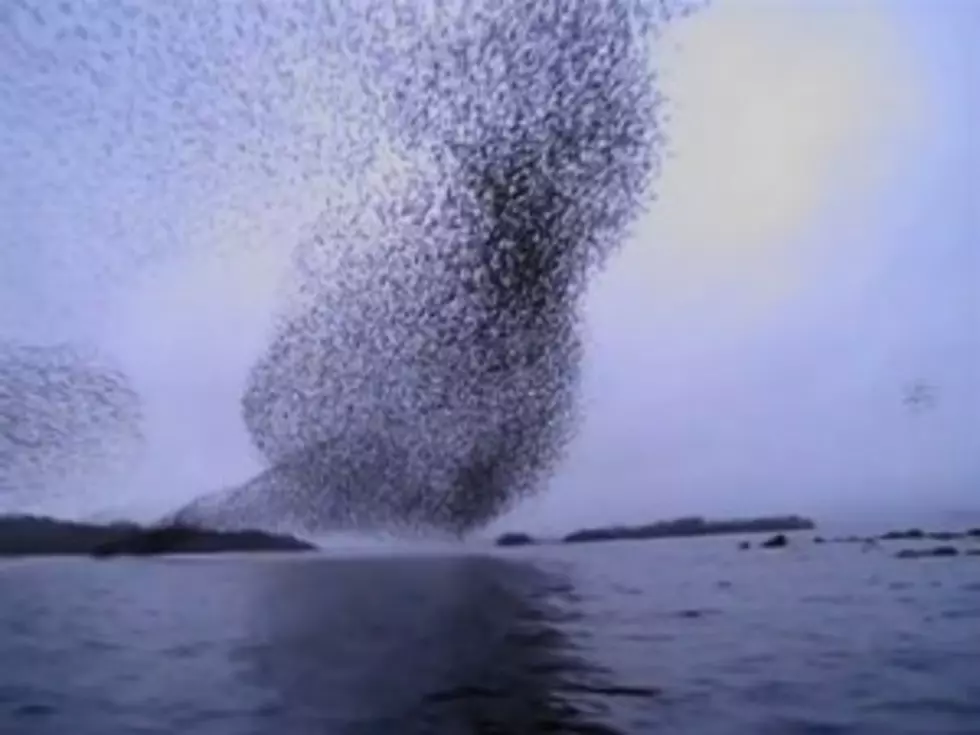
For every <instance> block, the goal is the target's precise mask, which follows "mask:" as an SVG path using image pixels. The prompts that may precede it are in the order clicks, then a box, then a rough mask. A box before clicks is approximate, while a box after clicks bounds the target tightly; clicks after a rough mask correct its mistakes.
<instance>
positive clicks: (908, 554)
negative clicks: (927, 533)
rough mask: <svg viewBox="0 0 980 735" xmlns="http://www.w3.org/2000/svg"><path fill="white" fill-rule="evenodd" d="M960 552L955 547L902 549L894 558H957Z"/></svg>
mask: <svg viewBox="0 0 980 735" xmlns="http://www.w3.org/2000/svg"><path fill="white" fill-rule="evenodd" d="M959 553H960V550H959V549H957V548H956V547H955V546H935V547H933V548H931V549H902V550H901V551H899V552H898V553H897V554H895V556H896V557H898V558H899V559H924V558H926V557H933V556H958V555H959Z"/></svg>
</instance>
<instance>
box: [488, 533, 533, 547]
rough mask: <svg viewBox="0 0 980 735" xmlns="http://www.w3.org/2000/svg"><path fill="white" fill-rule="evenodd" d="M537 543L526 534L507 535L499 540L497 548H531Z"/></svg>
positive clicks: (503, 535)
mask: <svg viewBox="0 0 980 735" xmlns="http://www.w3.org/2000/svg"><path fill="white" fill-rule="evenodd" d="M536 543H537V541H535V540H534V538H532V537H531V536H529V535H528V534H526V533H505V534H502V535H501V536H499V537H498V538H497V541H496V544H497V546H530V545H533V544H536Z"/></svg>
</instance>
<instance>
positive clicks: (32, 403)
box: [0, 343, 143, 505]
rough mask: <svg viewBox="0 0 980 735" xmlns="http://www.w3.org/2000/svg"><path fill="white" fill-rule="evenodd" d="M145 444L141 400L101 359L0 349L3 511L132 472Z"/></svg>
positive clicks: (76, 352)
mask: <svg viewBox="0 0 980 735" xmlns="http://www.w3.org/2000/svg"><path fill="white" fill-rule="evenodd" d="M142 440H143V433H142V413H141V406H140V400H139V396H138V395H137V394H136V392H135V391H134V390H133V389H132V387H131V386H130V384H129V381H128V380H127V378H126V376H125V375H123V374H122V373H121V372H120V371H118V370H117V369H115V368H114V367H113V366H112V365H111V364H109V363H107V362H106V360H105V359H104V358H102V357H101V356H99V355H97V354H95V353H94V352H92V351H91V350H84V349H81V348H79V347H75V346H71V345H58V346H48V347H39V346H26V345H21V344H14V343H4V344H0V505H7V504H13V503H14V502H15V501H16V502H17V503H19V504H28V505H30V504H33V503H37V502H42V501H44V500H46V499H48V498H49V497H50V496H51V495H52V494H54V493H57V492H58V491H59V490H60V489H63V488H66V487H67V486H69V485H72V486H74V485H77V484H78V483H79V482H80V481H82V482H84V481H85V480H90V481H98V480H99V479H104V477H105V476H106V475H107V474H108V473H110V472H117V471H124V470H126V469H127V468H131V467H132V466H133V464H134V462H135V461H136V460H137V458H138V455H139V452H140V449H141V447H142ZM76 489H77V488H76Z"/></svg>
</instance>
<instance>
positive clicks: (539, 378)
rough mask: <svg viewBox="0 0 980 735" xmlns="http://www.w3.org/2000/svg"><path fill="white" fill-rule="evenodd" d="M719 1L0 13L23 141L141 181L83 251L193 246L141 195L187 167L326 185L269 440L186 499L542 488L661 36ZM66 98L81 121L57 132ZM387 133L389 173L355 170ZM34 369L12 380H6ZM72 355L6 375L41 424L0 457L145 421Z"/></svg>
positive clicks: (261, 385) (311, 527) (253, 406)
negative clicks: (52, 381)
mask: <svg viewBox="0 0 980 735" xmlns="http://www.w3.org/2000/svg"><path fill="white" fill-rule="evenodd" d="M701 4H703V2H702V0H506V1H505V2H499V3H498V2H491V1H490V0H487V1H485V2H483V1H481V2H469V1H467V0H444V1H443V2H436V3H429V2H415V1H414V0H394V1H388V0H385V1H384V2H364V3H362V2H360V1H359V0H358V1H357V2H355V1H354V0H350V2H309V1H307V0H292V1H291V2H282V3H263V2H260V1H258V0H243V1H242V2H236V3H228V4H224V5H222V6H221V8H220V9H216V10H215V12H213V13H202V12H200V9H195V8H193V7H191V6H188V5H186V4H184V3H160V4H159V5H154V6H153V7H152V8H150V7H148V6H147V7H142V8H141V7H139V6H138V5H134V4H131V3H128V2H125V1H124V0H119V1H118V2H112V3H105V4H91V5H85V6H84V7H81V6H79V7H75V6H74V5H72V4H68V3H62V4H61V5H60V6H59V8H60V10H59V11H57V12H54V11H52V10H51V9H50V8H47V9H46V8H43V7H40V6H37V7H34V6H32V5H31V4H30V3H25V2H20V3H17V4H16V7H14V8H12V9H11V12H10V13H8V14H7V15H6V16H4V17H5V20H3V23H4V24H6V25H4V28H6V31H8V32H11V33H13V37H15V38H19V39H20V41H19V43H17V44H11V45H10V46H9V47H7V50H6V51H3V50H0V58H7V60H8V61H10V62H11V64H12V66H11V68H22V70H23V71H24V72H25V73H23V74H9V75H6V76H3V77H2V81H3V84H2V85H0V98H2V99H7V101H11V100H13V101H18V100H19V104H17V105H12V106H11V107H10V108H9V109H10V110H11V111H13V112H11V113H10V114H8V115H7V118H5V121H6V122H5V125H6V126H7V128H8V129H9V130H13V131H15V132H16V133H17V135H16V137H15V138H11V140H13V141H14V143H13V147H11V146H5V147H4V151H6V152H8V153H10V156H11V159H10V160H11V161H12V162H13V163H16V164H17V166H22V167H23V170H25V171H26V170H37V165H36V163H35V162H34V161H33V159H32V157H31V156H32V154H31V153H30V152H31V151H32V150H33V151H35V152H37V151H40V152H43V150H44V149H45V146H46V145H47V144H45V143H42V142H41V137H43V136H45V135H47V136H48V138H50V140H52V141H55V144H56V147H58V146H60V148H59V149H58V150H59V154H58V155H59V156H60V157H61V158H65V159H66V160H76V159H77V160H80V161H89V160H91V161H96V162H98V167H99V168H100V170H104V172H105V173H106V177H105V178H106V180H107V181H117V180H118V181H129V182H135V183H138V184H139V186H137V187H136V188H135V189H134V190H133V191H132V192H128V193H127V196H126V197H121V196H120V197H115V196H111V197H110V193H103V194H102V195H100V196H101V197H102V199H107V198H110V199H112V200H113V201H115V200H116V199H118V201H119V202H121V203H122V204H120V207H122V209H121V210H120V211H110V210H107V211H108V212H109V213H110V214H111V215H112V216H108V215H107V216H106V217H105V218H104V219H105V221H106V222H111V223H114V224H113V225H112V226H113V227H115V228H116V230H118V232H117V231H116V230H111V231H110V230H105V231H104V232H103V231H102V230H100V229H98V227H101V226H102V220H101V219H93V222H94V224H92V227H94V228H95V229H93V231H92V233H90V234H91V237H90V238H89V240H92V241H93V242H115V241H117V240H120V241H121V240H122V239H123V238H125V239H126V246H125V248H127V249H128V250H131V251H132V252H131V253H129V254H128V255H127V256H126V257H125V258H123V257H119V258H117V257H116V256H115V255H111V254H106V253H101V254H100V256H99V258H92V260H93V262H98V263H103V261H104V263H105V264H108V265H104V267H105V268H106V269H109V270H113V272H114V273H125V272H127V271H126V269H127V268H131V267H132V263H137V264H141V263H144V262H147V261H152V260H153V259H155V258H158V257H160V254H161V253H163V252H164V251H167V250H168V249H175V248H176V249H179V248H181V247H186V245H181V244H180V242H179V241H180V238H179V237H178V232H177V230H176V228H171V223H169V222H155V224H154V228H155V231H154V232H150V231H149V229H151V228H148V226H147V223H139V222H132V221H130V220H133V218H134V217H136V216H137V214H138V213H140V212H145V210H146V209H147V207H128V208H127V204H130V203H133V202H137V203H138V202H142V201H144V199H145V200H146V201H153V202H157V201H159V202H160V203H161V206H164V205H166V206H171V204H172V202H170V200H169V199H166V198H163V197H164V195H166V196H167V197H172V196H175V194H173V193H174V192H179V191H190V192H192V193H193V192H197V194H195V196H198V195H199V198H200V199H201V200H202V201H216V202H217V201H221V196H222V194H221V187H222V185H223V182H227V181H231V180H234V179H236V178H240V177H244V178H249V180H251V179H255V181H257V182H258V185H257V190H256V191H257V193H255V194H253V195H250V196H252V197H253V199H254V201H255V202H261V203H262V206H264V207H266V208H272V209H275V208H276V207H280V208H282V207H285V206H286V205H285V203H283V202H279V201H278V200H276V198H275V196H274V192H276V191H279V190H282V191H295V184H296V182H297V181H303V182H305V186H306V188H307V189H309V190H312V189H316V190H317V191H321V190H322V192H323V195H324V197H325V201H324V204H323V211H322V215H321V216H320V218H319V220H318V222H317V224H316V226H315V227H313V228H312V231H311V232H309V235H308V237H306V238H305V239H303V240H302V241H300V242H296V241H295V240H289V239H288V238H287V239H286V241H284V242H282V243H281V247H282V248H284V249H288V250H289V251H290V252H291V263H292V271H291V276H290V279H289V280H288V285H287V289H286V291H285V292H284V294H283V296H284V298H283V299H282V303H281V304H280V310H279V313H278V314H277V322H276V326H275V330H274V333H273V334H272V335H271V337H270V340H269V344H268V346H267V348H266V349H265V351H264V353H263V354H262V355H261V356H260V357H259V359H258V361H257V362H256V364H255V365H253V366H252V368H251V370H250V373H249V380H248V386H247V389H246V391H245V393H244V395H243V397H242V401H241V408H242V416H243V419H244V422H245V424H246V427H247V429H248V432H249V434H250V436H251V438H252V441H253V443H254V445H255V447H256V448H257V449H258V450H259V451H260V452H261V454H262V456H263V457H264V459H265V461H266V463H267V466H268V469H267V470H266V471H265V472H263V473H262V474H260V475H259V476H258V477H256V478H255V479H253V480H252V481H251V482H248V483H246V484H245V485H243V486H240V487H236V488H232V489H229V490H224V491H220V492H217V493H212V494H209V495H206V496H204V497H202V498H201V499H199V500H198V501H196V502H194V503H192V504H191V505H189V506H187V507H186V508H183V509H181V510H180V511H178V513H177V516H178V517H180V518H181V519H183V520H187V521H194V522H201V523H207V524H211V525H259V526H273V525H288V526H292V527H295V528H302V529H305V530H308V531H322V530H328V529H333V528H344V527H359V528H363V527H388V528H391V527H399V528H402V529H441V530H445V531H450V532H455V533H463V532H466V531H468V530H471V529H473V528H476V527H478V526H480V525H482V524H484V523H486V522H487V521H489V520H491V519H493V518H494V517H496V516H498V515H499V514H501V513H502V512H504V511H505V510H506V509H507V508H509V507H511V506H512V505H513V504H514V503H516V502H518V501H519V500H520V499H521V498H523V497H526V496H527V495H529V494H530V493H533V492H535V491H536V490H539V489H541V488H542V487H543V484H544V481H545V480H546V478H547V477H548V474H549V472H550V471H551V470H552V469H553V468H554V467H555V465H556V463H557V462H558V461H559V460H560V459H561V457H562V454H563V452H564V451H565V449H566V447H567V445H568V440H569V439H570V437H571V436H572V434H573V432H574V429H575V424H576V420H577V417H578V407H577V404H576V400H575V397H576V385H577V382H578V378H579V370H580V363H581V357H582V350H583V345H582V341H581V336H580V330H579V321H580V306H581V299H582V296H583V294H584V292H585V289H586V287H587V285H588V282H589V279H590V277H591V276H592V275H593V274H594V273H595V272H596V271H597V270H598V269H600V268H601V267H602V265H603V264H604V263H605V262H606V260H607V259H608V257H609V256H610V254H611V253H612V252H613V251H614V250H615V249H616V247H617V246H618V245H619V244H621V243H622V241H623V239H624V237H625V236H626V233H627V230H628V228H629V225H630V223H631V222H632V221H633V220H634V219H635V217H636V215H637V214H638V212H639V210H640V209H641V208H642V206H643V203H644V202H645V201H647V200H648V199H649V191H648V188H649V184H650V182H651V180H652V178H653V177H654V176H655V174H656V172H657V168H658V165H659V152H660V150H661V148H662V144H663V134H662V129H661V126H660V117H661V116H660V106H661V103H662V100H661V98H660V96H659V93H658V91H657V85H656V79H655V76H654V74H653V72H652V69H651V60H650V51H651V44H652V43H653V42H654V41H655V38H656V36H657V34H658V33H659V32H660V30H661V28H662V27H663V26H664V24H665V23H667V22H669V21H671V20H672V19H674V18H675V17H676V16H679V15H683V14H686V13H687V12H689V11H691V10H694V9H695V8H696V7H697V6H699V5H701ZM52 14H53V15H52ZM205 16H207V17H205ZM53 17H54V21H52V18H53ZM0 30H3V29H0ZM8 57H9V58H8ZM18 65H19V67H18ZM311 69H313V70H314V71H313V72H311ZM338 80H339V81H338ZM352 80H353V83H351V82H352ZM52 110H55V111H56V112H59V114H53V113H52ZM45 111H46V112H45ZM100 111H101V112H100ZM62 113H63V114H62ZM72 116H74V117H72ZM78 116H81V117H78ZM93 116H94V117H93ZM76 117H77V118H78V119H77V120H76V119H75V118H76ZM8 118H9V119H8ZM92 119H95V120H96V122H97V123H98V124H97V125H95V127H92V126H91V125H90V123H91V121H92ZM52 120H55V121H57V120H64V121H65V125H68V124H69V123H70V125H71V126H72V128H73V129H74V128H75V127H84V126H86V125H89V127H92V129H91V130H90V131H89V133H88V134H86V135H85V136H82V135H75V134H74V133H71V131H61V132H62V133H64V134H61V133H59V134H57V135H54V134H49V133H52V130H54V131H57V124H56V123H51V122H50V121H52ZM317 120H329V121H333V122H332V123H331V125H332V126H333V127H330V125H328V126H327V128H330V129H331V130H341V129H343V130H344V131H345V133H344V134H342V135H337V134H334V133H331V134H330V135H327V134H326V133H324V130H325V129H326V128H324V127H323V126H319V127H318V124H317V123H316V121H317ZM100 121H101V122H100ZM338 121H339V123H338ZM41 122H43V124H39V123H41ZM333 123H338V124H336V125H334V124H333ZM52 125H54V127H52ZM49 128H51V130H49ZM34 130H37V131H38V132H37V136H35V137H38V141H36V145H33V146H27V147H25V146H24V145H23V141H25V140H33V138H31V136H32V135H33V132H32V131H34ZM59 141H60V142H59ZM8 149H9V150H8ZM62 149H63V150H62ZM392 152H393V153H392ZM386 156H387V158H386ZM392 157H393V158H395V159H397V160H398V161H399V162H400V163H401V164H402V174H401V175H400V176H399V177H397V178H398V181H397V183H393V182H392V180H391V179H390V178H385V177H384V176H382V177H380V178H378V179H371V178H370V177H365V176H364V175H363V174H364V170H365V169H366V168H369V167H371V166H376V167H379V170H383V169H384V167H385V165H387V164H386V160H387V159H388V158H392ZM59 160H60V159H59ZM249 161H251V164H248V162H249ZM247 164H248V165H247ZM252 164H254V165H252ZM93 165H94V164H93ZM18 170H19V169H18ZM52 170H55V171H57V170H58V169H57V167H55V168H54V169H52ZM109 174H112V175H111V176H110V175H109ZM117 174H118V175H117ZM151 174H152V175H151ZM331 177H332V180H330V179H331ZM49 179H50V182H53V183H52V185H54V184H57V185H58V186H59V187H61V188H60V189H58V191H57V192H54V191H52V192H51V194H52V196H54V195H55V194H57V193H58V192H62V189H63V190H64V191H63V194H64V196H63V197H62V199H64V201H65V202H69V201H70V197H75V198H77V199H78V206H77V207H76V209H77V210H78V211H79V212H82V211H85V210H86V208H87V207H88V206H89V202H88V200H87V199H86V198H85V195H86V192H87V191H88V189H84V188H81V189H80V188H79V187H78V186H77V180H78V176H77V172H75V171H74V170H70V169H65V171H64V175H62V174H57V175H55V174H51V177H49ZM46 180H47V179H46ZM152 182H158V183H157V184H152ZM287 183H288V186H281V185H283V184H287ZM151 184H152V185H151ZM290 187H293V188H290ZM59 196H60V194H59ZM66 197H67V198H66ZM149 208H150V209H152V207H149ZM110 209H111V208H110ZM64 211H66V212H70V211H74V210H71V209H70V208H69V209H65V210H64ZM96 226H98V227H96ZM106 227H108V225H106ZM104 249H105V248H104ZM228 257H234V252H231V253H228ZM117 261H118V262H117ZM110 266H111V268H110ZM55 291H56V289H52V293H54V292H55ZM22 354H27V353H22ZM37 354H38V355H39V354H40V353H37ZM4 359H6V358H4ZM32 359H34V358H32ZM34 364H36V366H37V370H38V372H37V375H38V376H40V375H42V373H43V371H44V370H46V369H47V368H45V367H44V365H45V360H44V359H42V358H40V357H37V358H36V359H34ZM9 365H13V363H9ZM82 365H83V363H79V366H78V367H77V369H79V370H81V369H82V367H81V366H82ZM84 366H85V369H86V370H88V369H89V366H88V365H87V363H84ZM20 370H21V368H13V367H7V368H3V374H2V375H0V380H2V381H3V382H4V384H5V385H7V386H13V385H14V384H15V383H16V381H17V380H21V378H19V377H17V376H18V375H20V372H19V371H20ZM86 374H88V373H86ZM79 380H81V379H80V378H64V379H61V383H60V385H61V386H62V387H61V388H58V389H52V388H50V387H44V388H35V389H34V393H33V394H32V395H37V396H38V401H39V404H38V405H41V408H39V409H38V412H37V413H36V414H31V411H33V410H34V409H31V411H28V410H27V404H23V403H20V404H18V400H20V399H16V398H9V397H8V398H7V399H5V400H7V404H5V406H4V411H6V412H7V414H8V415H16V416H17V417H18V418H17V421H18V422H19V423H18V425H19V426H24V425H26V424H25V422H27V423H30V422H34V424H36V425H37V426H38V427H47V428H45V429H43V430H42V429H38V430H37V431H38V432H40V434H41V435H44V436H47V437H48V438H47V439H46V440H44V441H43V442H42V445H43V446H44V447H47V449H43V450H42V449H31V450H26V449H24V448H23V446H22V447H21V449H17V448H16V446H15V442H14V440H13V439H5V440H4V441H6V442H7V443H6V444H5V445H4V446H3V447H0V452H3V453H5V454H4V456H3V457H2V458H3V459H5V461H6V462H7V463H8V464H7V465H6V466H7V467H8V468H10V469H4V470H3V472H4V475H3V476H2V477H0V482H3V483H8V484H10V483H14V482H15V478H14V476H15V475H16V476H17V478H26V477H28V476H31V477H32V478H33V479H31V482H34V480H36V479H38V478H40V477H41V475H39V474H35V475H31V473H30V472H28V470H27V469H26V468H29V467H32V466H35V465H38V464H39V463H41V462H42V460H44V461H47V459H45V458H50V457H69V456H76V453H80V454H78V456H82V455H86V456H87V455H92V456H93V457H98V456H100V449H99V447H101V446H102V443H103V442H102V439H109V438H111V439H112V440H113V441H120V442H121V445H125V446H129V437H132V436H136V433H137V432H136V431H135V429H133V426H135V423H134V422H136V416H137V414H138V411H137V409H136V407H137V406H138V400H137V399H136V398H135V396H134V395H133V394H132V392H131V391H130V390H129V389H128V388H127V387H126V386H125V380H124V379H123V378H122V377H121V376H118V375H117V374H116V373H111V372H107V373H104V375H103V383H101V384H99V385H100V386H101V387H100V389H99V390H102V392H103V393H104V396H107V398H105V397H104V403H105V406H112V407H114V408H113V409H112V410H111V411H108V413H106V412H105V411H103V409H102V408H99V409H98V410H97V411H96V412H95V414H92V412H91V411H89V410H88V409H89V403H86V401H95V400H96V399H95V398H86V396H94V393H93V390H94V389H86V390H81V391H73V390H71V389H70V388H66V387H65V386H70V385H73V384H81V383H84V381H81V383H78V381H79ZM92 380H95V379H94V378H91V379H90V383H91V381H92ZM72 381H75V383H72ZM113 381H115V382H113ZM42 383H43V381H42ZM44 385H47V383H44ZM0 389H2V390H6V388H3V387H0ZM86 391H87V392H86ZM8 392H9V394H10V395H14V391H12V390H11V391H8ZM95 392H98V391H95ZM28 394H30V391H28ZM5 395H6V394H5ZM25 395H26V394H25ZM42 404H43V405H42ZM99 411H102V413H99ZM89 414H91V415H92V416H95V415H98V416H100V417H102V418H99V419H98V420H95V419H92V418H90V419H84V417H85V416H86V415H89ZM86 422H88V423H86ZM93 422H94V423H93ZM11 425H12V424H11ZM54 426H58V427H60V428H58V429H57V430H55V429H53V428H51V427H54ZM5 431H6V429H5ZM45 431H47V434H45ZM75 434H77V438H75V439H69V438H70V437H71V436H73V435H75ZM8 435H9V437H14V433H13V432H10V431H8ZM99 437H102V439H100V438H99ZM71 442H80V443H77V444H72V443H71ZM110 443H111V442H110ZM39 446H40V445H39ZM18 452H19V453H20V454H21V455H22V456H19V458H16V459H7V457H13V456H14V455H16V454H18ZM55 465H57V463H55ZM52 466H54V465H52ZM16 483H20V484H21V485H23V482H22V481H21V479H16Z"/></svg>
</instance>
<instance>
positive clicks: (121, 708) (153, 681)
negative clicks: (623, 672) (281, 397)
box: [0, 557, 657, 735]
mask: <svg viewBox="0 0 980 735" xmlns="http://www.w3.org/2000/svg"><path fill="white" fill-rule="evenodd" d="M0 597H2V599H3V600H4V603H5V604H4V608H3V610H2V611H0V659H2V660H3V661H4V662H5V666H4V668H3V669H2V670H0V731H4V732H6V731H8V728H11V727H12V728H14V731H16V732H18V733H25V734H27V733H38V734H41V733H44V734H45V735H47V734H49V733H51V734H53V733H59V734H60V733H63V732H68V731H70V732H73V733H93V734H95V733H98V734H99V735H102V734H103V733H107V732H113V731H126V732H130V731H138V732H168V733H170V732H189V733H193V732H200V733H208V734H209V735H210V734H212V733H243V732H244V733H251V732H255V733H266V732H272V731H283V732H289V733H307V732H309V733H314V732H315V733H324V732H327V733H334V732H336V733H347V732H351V733H415V732H418V733H429V732H431V733H484V732H485V733H498V732H499V733H515V732H517V733H520V732H607V733H608V732H615V730H613V729H612V728H610V727H608V726H605V725H603V720H604V718H605V717H606V715H608V710H609V702H610V701H612V700H615V699H635V700H641V701H653V700H655V698H656V694H657V693H656V691H655V690H653V689H648V688H644V687H638V686H637V687H630V686H623V685H617V684H615V683H614V682H613V681H612V678H611V677H610V676H609V675H607V673H606V672H604V671H602V670H600V669H598V668H597V667H594V666H590V665H589V663H588V662H587V661H586V660H585V659H584V658H582V657H581V656H580V655H579V654H578V652H577V651H576V648H575V646H574V645H573V644H572V643H571V641H570V640H569V638H568V637H567V636H566V635H564V634H563V633H562V632H560V630H559V628H558V627H557V626H558V625H559V624H562V623H570V622H571V623H574V622H575V621H576V619H577V617H578V613H577V612H576V611H575V606H574V590H573V588H572V586H571V583H570V581H569V579H568V578H567V577H565V576H563V575H561V574H560V573H557V572H545V571H543V570H541V569H538V568H535V567H533V566H531V565H530V564H528V563H525V562H519V561H516V560H514V561H511V560H502V559H492V558H479V557H430V558H424V559H423V558H371V559H357V560H355V559H313V560H299V559H292V560H272V559H269V560H265V559H263V560H260V561H255V560H221V561H212V560H180V561H166V560H161V561H155V562H154V561H151V562H135V563H127V562H123V563H119V564H105V565H97V564H84V563H72V562H67V563H66V562H59V563H54V562H38V563H33V564H30V563H29V564H20V565H16V566H8V567H6V568H2V571H0Z"/></svg>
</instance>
